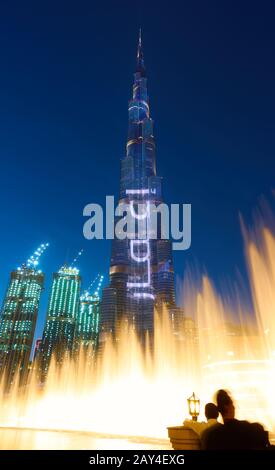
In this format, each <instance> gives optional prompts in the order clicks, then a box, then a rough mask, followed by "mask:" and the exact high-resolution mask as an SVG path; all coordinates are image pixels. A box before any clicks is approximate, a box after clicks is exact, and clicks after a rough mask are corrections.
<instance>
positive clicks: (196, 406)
mask: <svg viewBox="0 0 275 470" xmlns="http://www.w3.org/2000/svg"><path fill="white" fill-rule="evenodd" d="M187 403H188V410H189V414H190V415H191V416H192V421H197V419H198V416H199V414H200V400H199V399H198V397H196V395H195V393H194V392H193V393H192V395H191V397H189V398H188V399H187Z"/></svg>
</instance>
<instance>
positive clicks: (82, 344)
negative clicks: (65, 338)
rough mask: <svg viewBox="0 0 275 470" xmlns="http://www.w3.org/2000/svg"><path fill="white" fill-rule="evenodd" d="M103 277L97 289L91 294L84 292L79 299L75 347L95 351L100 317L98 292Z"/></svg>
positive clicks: (100, 278)
mask: <svg viewBox="0 0 275 470" xmlns="http://www.w3.org/2000/svg"><path fill="white" fill-rule="evenodd" d="M102 281H103V276H100V277H99V282H98V285H97V288H96V289H95V291H94V293H93V294H90V293H89V290H88V291H86V292H85V293H84V294H83V295H82V296H81V297H80V304H79V310H78V314H77V319H76V328H75V339H74V341H75V347H74V349H75V350H76V351H78V350H79V349H80V348H87V349H89V348H90V349H91V350H93V351H95V350H97V347H98V339H99V317H100V301H101V299H100V290H101V285H102Z"/></svg>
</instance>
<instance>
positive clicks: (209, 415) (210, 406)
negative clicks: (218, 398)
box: [204, 403, 219, 419]
mask: <svg viewBox="0 0 275 470" xmlns="http://www.w3.org/2000/svg"><path fill="white" fill-rule="evenodd" d="M204 414H205V417H206V419H217V418H218V416H219V411H218V408H217V407H216V405H214V403H207V404H206V405H205V408H204Z"/></svg>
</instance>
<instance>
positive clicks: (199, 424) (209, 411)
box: [183, 403, 220, 436]
mask: <svg viewBox="0 0 275 470" xmlns="http://www.w3.org/2000/svg"><path fill="white" fill-rule="evenodd" d="M204 414H205V417H206V420H207V421H191V420H189V419H186V420H185V421H184V423H183V424H184V426H186V427H188V428H190V429H192V430H193V431H194V432H195V433H196V434H198V435H199V436H201V434H202V433H203V432H204V431H206V430H207V429H209V428H211V427H212V426H215V425H216V424H220V423H218V421H217V419H218V416H219V412H218V408H217V406H216V405H215V404H214V403H207V404H206V405H205V407H204Z"/></svg>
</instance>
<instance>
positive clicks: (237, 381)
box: [0, 227, 275, 437]
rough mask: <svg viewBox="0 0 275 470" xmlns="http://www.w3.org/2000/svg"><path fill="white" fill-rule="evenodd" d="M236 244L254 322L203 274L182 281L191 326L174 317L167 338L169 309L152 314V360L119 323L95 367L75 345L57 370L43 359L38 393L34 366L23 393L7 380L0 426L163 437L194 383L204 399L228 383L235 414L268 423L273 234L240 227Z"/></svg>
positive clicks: (273, 350)
mask: <svg viewBox="0 0 275 470" xmlns="http://www.w3.org/2000/svg"><path fill="white" fill-rule="evenodd" d="M245 246H246V254H247V261H248V269H249V277H250V286H251V291H252V297H253V304H254V313H255V319H254V321H253V319H252V316H251V315H248V312H247V311H246V310H245V309H244V308H243V307H242V303H241V300H240V299H239V301H238V302H235V304H238V305H239V306H238V307H237V308H235V310H234V312H233V311H232V307H231V306H230V305H232V303H230V302H229V301H226V300H225V299H224V298H221V297H220V296H219V295H218V294H217V293H216V292H215V289H214V287H213V285H212V283H211V281H210V280H209V279H208V278H207V277H203V278H202V282H201V285H200V286H199V287H198V286H196V285H195V284H192V282H190V281H188V282H187V284H186V287H187V288H185V311H186V315H188V316H192V317H193V319H194V320H195V324H196V326H197V328H196V333H195V334H193V335H188V334H186V329H185V326H184V323H183V325H182V332H181V334H180V335H177V336H175V334H174V332H173V329H172V327H171V322H170V320H169V316H168V313H167V312H164V313H163V315H162V316H158V315H157V314H156V317H155V339H154V356H153V358H152V357H151V355H150V352H149V350H147V351H146V353H145V354H143V352H142V351H141V348H140V346H139V344H138V341H137V339H136V337H135V334H134V332H133V331H129V330H127V329H126V328H125V331H123V332H122V333H121V337H120V339H119V341H118V342H117V343H116V344H115V345H114V344H112V342H111V341H107V343H106V346H105V349H104V351H103V353H102V355H101V357H100V359H99V360H98V362H97V365H95V366H92V365H91V364H90V363H88V362H87V361H85V356H84V354H83V353H80V356H79V358H78V360H77V361H75V362H72V361H71V362H70V361H69V360H68V361H67V362H66V363H65V364H64V366H63V368H62V370H61V371H59V372H58V371H57V369H56V367H55V364H54V363H52V365H51V368H50V373H49V377H48V381H47V384H46V386H45V388H44V390H43V391H42V390H41V389H39V387H37V384H36V381H35V374H33V377H32V378H31V381H30V384H29V387H28V388H27V389H26V390H25V392H24V393H23V392H21V393H20V394H19V393H18V390H17V386H16V384H15V385H14V387H13V390H12V392H11V394H10V396H9V397H8V398H7V397H4V396H3V397H2V399H1V403H2V406H1V408H0V423H1V425H3V426H10V427H25V428H36V429H37V428H38V429H58V430H79V431H92V432H97V433H109V434H117V435H131V436H151V437H166V435H167V431H166V427H167V426H169V425H171V424H173V425H176V424H181V423H182V420H183V419H184V417H186V416H187V415H188V410H187V402H186V398H187V397H188V396H189V395H190V393H191V392H192V391H193V390H195V391H196V393H197V394H198V395H199V397H200V399H201V402H202V404H203V403H205V402H206V401H211V400H212V399H213V394H214V393H215V391H216V390H217V389H219V388H227V389H229V390H230V391H232V394H233V396H234V398H235V400H236V404H237V417H240V418H246V419H249V420H254V419H255V420H259V421H260V422H262V423H263V424H264V425H265V426H266V428H267V429H269V430H273V431H274V425H275V405H274V401H273V394H272V393H271V391H272V390H274V385H275V379H274V377H275V375H274V372H275V289H274V286H275V237H274V234H272V232H271V230H269V229H267V228H265V227H263V228H262V229H259V230H258V231H257V232H256V233H254V234H252V233H249V234H248V233H245ZM235 300H236V299H235ZM2 394H3V391H2Z"/></svg>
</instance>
